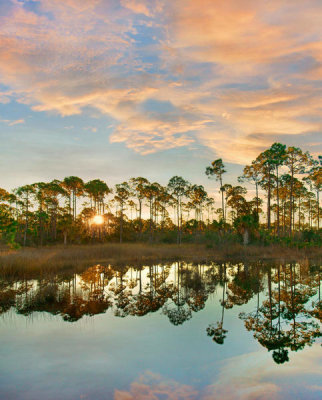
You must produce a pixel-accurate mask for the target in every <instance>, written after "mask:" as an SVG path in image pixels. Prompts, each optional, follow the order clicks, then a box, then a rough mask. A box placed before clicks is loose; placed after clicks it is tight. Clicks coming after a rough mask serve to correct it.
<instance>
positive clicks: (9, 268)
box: [0, 243, 322, 275]
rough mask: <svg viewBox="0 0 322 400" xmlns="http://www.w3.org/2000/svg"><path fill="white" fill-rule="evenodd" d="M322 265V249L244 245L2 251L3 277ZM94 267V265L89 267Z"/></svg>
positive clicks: (111, 245)
mask: <svg viewBox="0 0 322 400" xmlns="http://www.w3.org/2000/svg"><path fill="white" fill-rule="evenodd" d="M304 260H308V261H312V262H317V263H321V261H322V249H321V248H320V247H312V248H306V249H298V248H289V247H282V246H279V245H269V246H257V245H248V246H247V247H244V246H243V245H241V244H233V245H226V246H225V245H222V246H214V247H207V246H205V245H201V244H181V245H176V244H142V243H122V244H119V243H109V244H94V245H69V246H67V247H64V246H59V245H58V246H57V245H56V246H46V247H41V248H25V249H18V250H2V251H0V274H1V275H7V274H9V275H11V274H14V273H15V272H24V271H25V272H37V271H39V272H46V271H53V272H54V271H56V272H58V271H60V270H64V269H66V268H73V267H74V268H83V267H85V266H86V265H89V264H110V265H115V266H125V265H149V264H153V263H154V264H156V263H163V262H164V263H168V262H174V261H185V262H192V263H194V262H196V263H207V262H223V261H240V262H241V261H249V262H255V261H268V262H295V261H297V262H298V261H304ZM89 266H90V265H89Z"/></svg>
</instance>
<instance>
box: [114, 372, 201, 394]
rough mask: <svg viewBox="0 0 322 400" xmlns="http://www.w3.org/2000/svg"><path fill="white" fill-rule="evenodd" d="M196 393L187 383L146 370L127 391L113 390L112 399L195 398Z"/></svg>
mask: <svg viewBox="0 0 322 400" xmlns="http://www.w3.org/2000/svg"><path fill="white" fill-rule="evenodd" d="M197 394H198V392H197V391H196V390H194V389H193V388H192V387H191V386H189V385H183V384H179V383H178V382H176V381H174V380H165V379H164V378H163V377H162V376H161V375H158V374H154V373H152V372H150V371H147V372H146V373H145V374H143V375H141V376H140V378H139V379H138V381H136V382H133V383H132V384H131V388H130V390H129V391H121V390H115V393H114V400H138V399H140V400H158V399H160V398H162V399H167V400H197V399H198V397H197Z"/></svg>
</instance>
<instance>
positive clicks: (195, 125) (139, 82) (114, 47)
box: [0, 0, 322, 163]
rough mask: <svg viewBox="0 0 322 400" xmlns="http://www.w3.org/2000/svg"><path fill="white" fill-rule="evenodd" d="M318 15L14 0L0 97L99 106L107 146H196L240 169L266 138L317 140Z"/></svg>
mask: <svg viewBox="0 0 322 400" xmlns="http://www.w3.org/2000/svg"><path fill="white" fill-rule="evenodd" d="M321 18H322V4H321V2H320V1H318V0H307V1H306V2H305V4H304V3H303V2H301V1H299V0H294V1H292V2H289V1H284V2H281V1H279V0H271V1H269V2H258V1H255V0H237V1H236V0H227V1H225V2H219V1H213V0H201V1H200V2H195V1H194V0H178V1H175V2H173V1H172V2H170V1H169V0H155V1H153V2H147V1H145V0H122V1H121V2H117V1H111V0H109V1H107V0H86V1H82V2H79V1H77V0H66V1H61V0H53V1H51V0H39V1H38V2H37V7H36V8H35V9H32V8H30V7H29V6H28V2H17V1H12V2H11V5H10V6H8V7H7V8H6V12H4V13H3V15H2V16H0V83H3V84H5V85H6V86H7V87H9V88H10V90H9V91H8V92H0V102H2V103H8V102H9V101H10V100H11V99H15V100H16V101H18V102H20V103H23V104H25V105H27V106H29V107H30V108H31V109H32V110H33V111H36V112H42V113H44V112H46V113H54V114H55V113H56V114H59V115H61V116H73V115H76V116H77V115H80V114H82V113H86V112H89V111H88V110H89V109H93V110H96V111H99V112H100V113H101V115H102V118H104V119H106V120H107V123H106V125H107V124H112V125H113V126H114V127H115V128H114V131H113V132H112V134H111V136H110V141H111V142H114V143H115V142H120V143H124V144H125V145H126V146H128V147H129V148H131V149H133V150H134V151H135V152H138V153H141V154H148V153H152V152H156V151H161V150H166V149H169V148H175V147H182V146H188V148H189V146H190V145H191V144H192V143H197V144H201V145H204V146H207V147H208V148H209V149H210V150H212V151H213V153H214V156H219V157H222V158H224V160H225V161H230V162H236V163H245V162H249V161H250V160H251V159H252V158H254V157H255V156H256V155H257V154H258V152H260V151H262V150H264V149H265V147H267V146H269V145H270V144H271V141H272V140H277V141H278V140H280V139H281V138H283V139H285V140H286V141H288V142H290V141H291V140H292V138H293V137H298V138H299V137H300V136H303V135H308V134H312V133H321V130H322V114H321V107H322V104H321V98H322V93H321V92H322V89H321V88H322V85H321V83H322V72H321V71H322V56H321V54H322V53H321V49H322V33H321V29H320V21H321ZM299 27H301V29H300V30H299ZM149 101H153V102H154V103H153V106H152V108H150V109H146V108H145V105H146V103H147V102H149ZM162 102H168V103H169V104H170V105H171V107H170V108H169V109H167V110H163V109H162V108H161V109H160V103H162ZM151 104H152V103H151ZM306 148H308V149H310V150H311V148H310V147H309V146H306ZM314 151H317V150H316V149H314Z"/></svg>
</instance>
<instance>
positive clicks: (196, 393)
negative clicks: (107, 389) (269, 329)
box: [114, 344, 321, 400]
mask: <svg viewBox="0 0 322 400" xmlns="http://www.w3.org/2000/svg"><path fill="white" fill-rule="evenodd" d="M292 357H293V358H294V360H293V362H290V363H288V364H284V365H278V366H276V364H274V362H273V360H272V359H271V354H270V353H267V352H262V351H258V352H254V353H248V354H244V355H240V356H236V357H232V358H229V359H226V360H224V361H223V362H222V363H220V364H218V373H217V375H216V378H215V382H214V383H212V384H209V385H208V386H205V387H202V388H194V387H193V386H190V385H185V384H182V383H179V382H176V381H175V380H173V379H167V378H165V377H164V376H161V375H159V374H155V373H153V372H151V371H146V372H145V373H144V374H142V375H141V376H140V377H139V378H138V379H137V380H136V381H134V382H132V383H131V385H130V388H129V390H128V391H125V390H122V391H121V390H115V393H114V400H134V399H138V400H145V399H146V400H148V399H149V400H154V399H155V400H157V399H160V398H162V399H165V400H197V399H198V400H221V399H225V400H236V399H238V400H282V399H283V400H291V399H292V398H293V393H295V392H296V393H297V394H298V398H311V397H310V396H311V395H313V396H317V397H318V394H319V393H320V392H321V386H320V385H317V384H315V383H314V382H315V381H316V380H318V378H319V376H320V374H321V367H320V366H319V344H316V345H314V346H313V347H312V348H307V349H306V350H305V352H303V353H297V354H296V353H293V354H292ZM290 387H292V391H290ZM317 397H316V398H317ZM312 398H313V397H312ZM314 398H315V397H314Z"/></svg>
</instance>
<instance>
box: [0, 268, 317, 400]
mask: <svg viewBox="0 0 322 400" xmlns="http://www.w3.org/2000/svg"><path fill="white" fill-rule="evenodd" d="M321 313H322V311H321V300H320V267H319V266H318V265H309V264H308V263H304V264H297V263H294V264H278V263H276V264H269V265H268V264H265V263H262V262H256V263H247V264H245V263H240V264H237V263H229V262H227V263H220V264H219V263H211V264H207V265H198V264H186V263H182V262H177V263H173V264H164V265H153V266H142V267H140V268H137V267H113V266H110V265H107V266H104V265H94V266H91V267H89V268H88V269H86V270H84V271H83V272H82V273H78V274H76V273H74V272H73V271H65V272H64V273H61V274H52V275H48V276H47V275H42V276H41V277H39V276H38V277H37V276H32V275H30V276H19V277H17V276H16V277H15V279H13V278H10V277H6V278H1V279H0V314H1V316H0V337H1V347H0V398H1V399H4V400H10V399H23V400H38V399H45V400H47V399H48V400H49V399H50V400H60V399H61V400H69V399H72V400H74V399H95V400H100V399H108V400H109V399H113V400H134V399H142V400H149V399H152V400H161V399H162V400H163V399H169V400H179V399H180V400H181V399H185V400H186V399H187V400H197V399H201V400H210V399H225V400H232V399H241V400H245V399H252V400H255V399H263V400H264V399H277V400H279V399H286V400H288V399H312V400H313V399H321V398H322V379H321V377H322V372H321V368H322V367H321V339H320V327H321V325H320V321H321Z"/></svg>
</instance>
